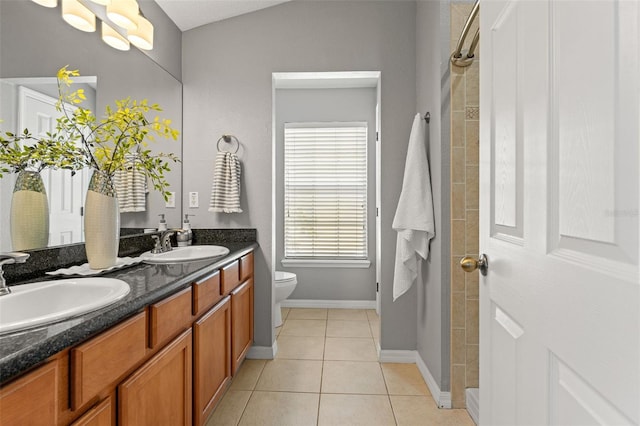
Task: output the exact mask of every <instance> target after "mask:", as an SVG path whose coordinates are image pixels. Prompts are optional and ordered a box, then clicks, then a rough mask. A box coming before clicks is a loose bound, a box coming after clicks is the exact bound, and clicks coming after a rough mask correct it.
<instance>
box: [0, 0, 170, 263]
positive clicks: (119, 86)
mask: <svg viewBox="0 0 640 426" xmlns="http://www.w3.org/2000/svg"><path fill="white" fill-rule="evenodd" d="M65 65H69V68H71V69H78V70H79V71H80V74H81V75H82V76H83V77H82V78H81V79H79V80H77V82H78V84H82V85H83V87H85V91H86V92H87V93H89V96H88V99H87V101H86V103H83V105H82V106H83V107H85V108H91V109H94V108H95V109H94V111H95V112H96V116H97V117H98V118H100V117H101V116H102V114H103V112H104V109H105V106H107V105H113V104H114V101H116V100H118V99H123V98H126V97H131V98H132V99H138V100H139V99H148V100H149V101H150V102H152V103H157V104H159V105H160V106H161V107H162V109H163V111H162V112H160V113H159V114H158V115H160V116H161V117H163V118H169V119H171V120H172V126H173V127H174V128H176V129H178V130H180V131H182V84H181V82H180V81H178V80H177V79H176V78H174V77H173V76H172V75H171V74H170V73H168V72H167V71H165V70H164V69H163V68H162V67H160V66H159V65H158V64H157V63H155V62H154V61H153V60H152V59H150V58H149V57H148V56H147V55H145V54H143V53H142V52H140V51H138V50H137V49H135V48H133V47H132V49H131V50H130V51H127V52H122V51H118V50H115V49H112V48H111V47H109V46H107V45H106V44H104V43H103V42H102V41H101V39H100V34H99V31H97V32H95V33H84V32H81V31H78V30H76V29H74V28H72V27H70V26H69V25H67V24H66V23H65V22H64V21H63V20H62V19H61V17H60V10H59V7H58V8H57V9H48V8H44V7H41V6H38V5H37V4H35V3H33V2H30V1H0V90H1V92H0V120H2V121H1V122H0V129H2V130H3V131H17V130H21V129H19V128H20V126H21V125H24V124H25V118H24V114H21V113H20V108H23V107H24V104H25V102H26V101H25V99H27V100H29V101H30V100H31V99H33V98H40V97H41V98H42V99H45V100H46V99H47V98H55V97H57V91H56V87H55V78H54V76H55V74H56V72H57V70H58V69H59V68H61V67H63V66H65ZM151 118H152V117H151ZM31 125H32V126H34V125H35V124H31ZM29 130H31V129H29ZM149 147H150V148H151V149H152V150H157V151H162V152H173V153H175V154H176V155H178V156H179V157H180V158H182V154H181V153H182V138H181V137H180V138H179V139H178V141H174V140H170V139H168V140H164V139H157V140H156V142H154V143H152V144H150V146H149ZM166 176H167V180H168V182H169V184H170V190H171V191H175V192H176V197H175V207H167V206H166V203H165V200H164V199H163V198H162V196H161V195H160V193H158V192H156V191H154V190H153V189H151V190H150V192H149V194H148V195H147V200H146V210H145V211H144V212H136V213H122V214H121V226H122V228H155V227H157V224H158V215H159V214H161V213H164V214H166V217H167V222H168V223H169V224H170V225H172V226H177V225H178V224H180V222H181V221H180V214H181V209H182V205H181V201H180V200H181V199H182V197H181V186H182V185H181V184H182V182H181V176H182V164H181V163H175V164H172V165H171V172H169V173H168V174H167V175H166ZM15 178H16V177H15V175H14V174H6V175H5V176H4V177H3V178H2V179H0V251H9V250H11V249H12V247H11V235H10V224H9V222H10V220H9V212H10V206H11V197H12V192H13V186H14V182H15ZM47 179H49V177H45V181H47ZM72 179H73V180H74V181H73V182H75V185H76V186H79V187H81V188H82V186H85V187H86V182H84V181H83V180H86V176H85V175H84V174H83V173H78V174H76V176H74V177H73V178H72ZM76 179H77V180H76ZM50 180H51V179H50ZM59 180H60V179H59ZM47 188H48V189H49V190H50V191H52V192H53V193H48V194H47V196H48V198H49V200H56V201H55V203H59V201H58V200H65V202H68V186H66V185H51V184H47ZM56 191H66V192H67V193H59V192H56ZM82 191H84V189H83V190H82ZM82 200H83V196H81V197H80V199H79V200H78V201H75V200H74V204H73V206H71V207H70V208H71V210H72V212H71V215H72V216H77V217H76V219H77V220H78V221H79V222H80V223H81V221H82V216H81V213H82V211H81V210H82V209H81V207H82ZM52 204H53V202H51V201H50V209H51V207H54V208H55V206H52ZM67 207H69V206H67ZM80 226H81V225H80ZM80 235H81V234H80ZM65 238H67V239H66V240H65ZM78 239H80V240H81V239H82V238H78V237H60V236H52V237H51V238H50V240H49V242H48V246H56V245H60V244H65V243H74V242H78V241H77V240H78Z"/></svg>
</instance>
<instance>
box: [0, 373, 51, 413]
mask: <svg viewBox="0 0 640 426" xmlns="http://www.w3.org/2000/svg"><path fill="white" fill-rule="evenodd" d="M57 369H58V363H57V360H54V361H50V362H48V363H47V364H45V365H43V366H42V367H40V368H38V369H36V370H34V371H33V372H31V373H27V374H25V375H24V376H23V377H21V378H19V379H18V380H16V381H15V382H12V383H10V384H9V385H7V386H5V387H3V388H2V389H0V424H2V425H5V424H6V425H33V426H37V425H43V426H48V425H55V424H57V423H58V411H57V410H58V399H57V398H58V371H57Z"/></svg>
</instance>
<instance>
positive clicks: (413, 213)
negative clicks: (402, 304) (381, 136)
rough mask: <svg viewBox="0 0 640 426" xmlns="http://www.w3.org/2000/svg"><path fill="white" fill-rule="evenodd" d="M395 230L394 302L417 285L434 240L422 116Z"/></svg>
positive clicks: (411, 139) (415, 123)
mask: <svg viewBox="0 0 640 426" xmlns="http://www.w3.org/2000/svg"><path fill="white" fill-rule="evenodd" d="M392 226H393V229H394V230H396V231H397V232H398V239H397V242H396V263H395V270H394V274H393V300H394V301H395V300H396V299H397V298H398V297H400V296H402V295H403V294H404V293H406V292H407V290H409V289H410V288H411V286H412V285H413V283H414V281H416V278H417V277H418V261H419V258H422V259H426V258H427V256H428V255H429V240H431V238H433V237H434V236H435V222H434V220H433V198H432V194H431V175H430V173H429V163H428V161H427V150H426V148H425V122H424V120H423V119H422V116H421V115H420V114H417V115H416V117H415V119H414V120H413V127H412V128H411V136H410V137H409V148H408V150H407V159H406V162H405V166H404V179H403V181H402V192H401V193H400V200H399V201H398V208H397V210H396V215H395V217H394V219H393V225H392Z"/></svg>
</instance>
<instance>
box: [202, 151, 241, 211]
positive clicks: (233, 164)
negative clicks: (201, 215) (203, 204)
mask: <svg viewBox="0 0 640 426" xmlns="http://www.w3.org/2000/svg"><path fill="white" fill-rule="evenodd" d="M209 211H210V212H222V213H242V209H241V208H240V160H239V159H238V156H237V155H235V154H233V153H231V152H218V155H217V156H216V164H215V172H214V173H213V188H211V201H210V202H209Z"/></svg>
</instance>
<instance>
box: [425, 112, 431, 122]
mask: <svg viewBox="0 0 640 426" xmlns="http://www.w3.org/2000/svg"><path fill="white" fill-rule="evenodd" d="M424 119H425V121H426V122H427V124H429V122H430V121H431V113H430V112H429V111H427V113H426V114H425V115H424Z"/></svg>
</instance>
